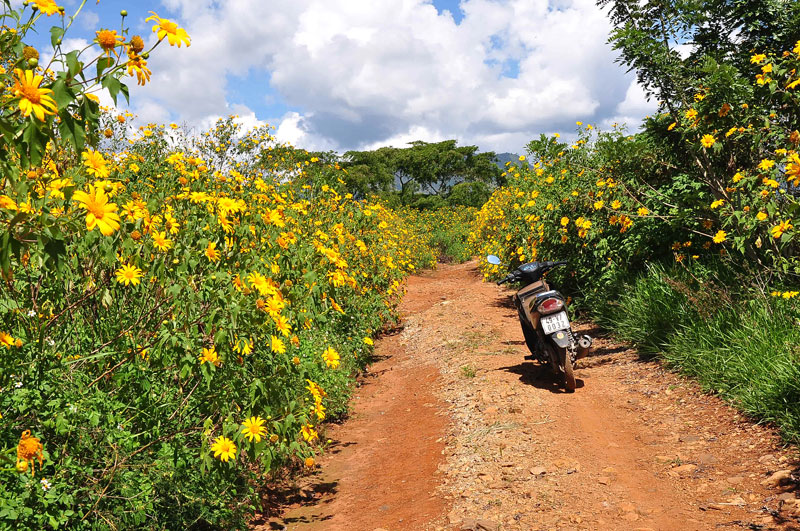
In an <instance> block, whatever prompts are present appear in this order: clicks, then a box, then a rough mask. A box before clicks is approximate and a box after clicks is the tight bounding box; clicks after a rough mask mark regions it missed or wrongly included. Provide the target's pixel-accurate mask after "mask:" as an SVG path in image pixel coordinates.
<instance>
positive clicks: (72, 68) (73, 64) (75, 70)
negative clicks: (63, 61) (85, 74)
mask: <svg viewBox="0 0 800 531" xmlns="http://www.w3.org/2000/svg"><path fill="white" fill-rule="evenodd" d="M81 70H83V63H82V62H80V61H78V50H72V51H71V52H69V53H68V54H67V72H68V73H69V77H71V78H73V77H75V76H77V75H78V74H79V73H80V71H81Z"/></svg>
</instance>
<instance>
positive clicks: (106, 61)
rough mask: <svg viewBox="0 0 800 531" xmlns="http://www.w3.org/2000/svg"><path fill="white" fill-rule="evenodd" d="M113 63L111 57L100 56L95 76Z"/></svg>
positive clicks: (99, 74) (98, 75) (101, 73)
mask: <svg viewBox="0 0 800 531" xmlns="http://www.w3.org/2000/svg"><path fill="white" fill-rule="evenodd" d="M113 65H114V59H112V58H111V57H101V58H100V59H98V60H97V77H98V78H99V77H100V76H102V75H103V72H104V71H105V70H106V69H108V68H111V67H112V66H113Z"/></svg>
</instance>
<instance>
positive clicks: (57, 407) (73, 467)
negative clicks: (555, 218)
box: [0, 1, 439, 529]
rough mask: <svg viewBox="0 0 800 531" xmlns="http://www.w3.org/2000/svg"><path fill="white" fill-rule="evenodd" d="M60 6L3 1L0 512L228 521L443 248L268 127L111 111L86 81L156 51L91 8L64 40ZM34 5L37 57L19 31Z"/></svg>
mask: <svg viewBox="0 0 800 531" xmlns="http://www.w3.org/2000/svg"><path fill="white" fill-rule="evenodd" d="M34 7H35V8H36V9H32V8H34ZM123 18H124V17H123ZM53 20H55V22H53ZM69 21H70V19H69V18H68V17H65V16H64V9H63V8H58V6H56V5H55V4H54V3H52V2H47V1H36V2H32V3H30V4H27V5H26V6H24V7H23V8H22V9H21V10H19V11H17V10H14V9H11V7H10V5H9V4H8V2H5V7H4V15H3V23H4V24H5V25H6V26H5V27H4V28H3V30H2V33H0V46H2V56H1V57H2V66H1V67H0V79H1V80H2V83H3V91H4V94H5V95H6V96H7V97H4V99H3V100H2V102H0V133H1V134H0V165H1V166H2V176H0V272H1V273H2V283H0V529H47V528H69V529H121V528H123V529H130V528H143V527H147V528H154V529H166V528H169V529H187V528H197V529H202V528H208V527H209V526H214V527H217V528H225V529H231V528H241V527H245V526H246V524H247V522H248V520H249V519H250V517H251V516H252V514H253V512H254V511H255V510H257V508H258V504H259V501H260V494H259V488H261V487H262V486H263V485H264V483H265V478H268V477H269V476H270V474H271V473H274V472H275V471H277V470H295V471H297V470H299V469H301V468H311V467H314V466H315V456H316V455H317V454H318V453H319V452H320V451H322V450H324V442H323V440H324V437H323V435H321V432H320V425H321V423H322V422H323V421H325V420H328V419H336V418H341V417H342V416H343V415H345V414H346V411H347V399H348V397H349V393H350V390H351V384H352V381H353V377H354V376H355V375H356V374H357V373H358V371H360V370H361V369H362V368H363V367H364V366H365V365H366V364H367V363H368V362H369V360H370V356H371V352H372V348H373V347H372V345H373V337H375V336H376V335H377V334H378V333H379V332H380V330H381V329H382V327H383V326H385V325H387V324H391V323H393V322H394V321H395V320H396V314H395V311H394V309H395V306H396V304H397V302H398V301H399V299H400V297H401V295H402V292H403V287H402V282H403V279H404V278H405V276H406V275H408V274H409V273H411V272H414V271H417V270H419V269H421V268H426V267H433V266H434V265H435V259H436V256H437V254H438V253H439V251H438V250H435V249H433V248H432V247H431V246H430V244H429V235H428V234H427V233H426V232H423V225H424V223H423V220H416V221H414V220H412V219H410V217H409V219H408V220H407V219H406V217H404V215H403V214H401V213H397V212H394V211H392V210H390V209H389V208H387V206H385V205H384V204H383V203H382V202H381V201H379V200H367V199H363V198H362V199H361V200H356V199H354V198H353V196H352V194H349V193H348V192H347V191H346V190H345V189H344V187H343V186H342V183H343V182H344V178H346V176H347V174H346V172H345V170H344V169H343V168H342V167H341V166H339V165H338V164H336V163H329V162H326V161H323V160H320V159H319V158H317V157H314V156H310V155H309V154H308V153H307V152H305V151H302V150H297V149H294V148H292V147H290V146H285V145H281V144H279V143H277V142H276V141H275V139H274V138H273V137H272V136H271V134H270V129H269V128H268V127H263V128H259V129H256V130H252V131H242V130H240V129H239V128H238V126H237V125H236V123H235V120H233V119H227V120H221V121H220V122H219V123H218V124H217V125H216V126H215V127H214V128H213V129H211V130H209V131H206V132H203V133H201V134H199V135H198V134H192V135H188V134H186V133H185V132H184V131H183V130H182V129H181V128H179V127H177V126H175V125H172V126H166V127H165V126H158V125H150V126H147V127H141V128H139V129H132V128H130V127H129V119H130V118H131V115H128V114H111V113H109V112H107V111H104V110H103V109H101V108H100V107H99V104H98V99H97V96H96V93H97V92H99V91H105V90H107V91H109V92H110V94H111V95H112V96H113V97H117V96H124V95H126V94H127V89H126V86H125V84H124V81H125V80H126V79H131V80H134V79H135V80H137V81H138V82H141V83H147V82H148V81H149V70H148V69H147V64H146V59H147V57H149V55H150V54H151V53H156V52H155V51H154V50H148V51H144V49H143V48H142V47H141V44H142V42H143V39H142V38H141V37H139V36H134V35H129V34H128V33H127V31H123V32H122V33H117V32H116V31H109V30H101V31H98V33H97V39H96V41H95V43H94V45H93V46H92V47H90V48H88V49H86V50H83V51H82V52H78V51H71V50H62V48H61V43H62V39H63V37H64V35H65V32H66V31H67V29H68V24H69ZM150 21H151V22H152V23H153V24H154V28H153V31H154V32H155V33H156V35H157V38H158V39H161V40H159V41H158V42H159V44H160V45H162V46H166V45H176V46H180V45H181V44H184V45H189V44H190V37H189V36H188V35H187V34H186V32H185V31H183V30H182V29H180V28H179V27H178V26H177V25H176V24H175V23H173V22H171V21H169V20H165V19H161V18H159V17H157V16H154V17H152V18H151V20H150ZM48 22H49V23H50V24H55V26H54V27H53V29H52V30H51V34H52V36H53V41H52V44H53V51H54V53H55V56H54V59H53V60H52V61H51V62H50V63H49V64H47V65H39V61H38V60H39V57H40V55H39V54H40V52H39V51H38V50H35V49H33V48H31V47H30V46H26V44H25V39H26V36H27V34H28V32H31V31H34V28H38V29H39V31H42V27H44V25H45V24H47V23H48ZM42 55H44V54H42Z"/></svg>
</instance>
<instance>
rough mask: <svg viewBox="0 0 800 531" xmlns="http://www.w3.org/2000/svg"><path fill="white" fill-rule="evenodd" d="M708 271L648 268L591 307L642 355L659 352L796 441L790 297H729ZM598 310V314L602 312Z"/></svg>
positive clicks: (797, 387) (798, 360) (798, 354)
mask: <svg viewBox="0 0 800 531" xmlns="http://www.w3.org/2000/svg"><path fill="white" fill-rule="evenodd" d="M722 285H729V284H727V283H725V284H723V283H721V282H719V281H715V280H714V279H713V275H706V276H705V277H699V278H698V276H697V275H694V274H690V273H688V272H687V271H686V270H680V269H667V268H664V267H660V266H652V267H650V268H649V270H648V272H647V273H646V274H644V275H642V276H641V277H639V278H638V279H636V280H635V281H634V282H632V283H631V284H630V285H628V286H626V288H625V289H623V290H621V291H620V296H619V299H618V301H617V302H616V303H613V304H610V305H608V306H607V307H606V308H605V309H600V310H601V311H599V312H598V308H595V312H596V313H599V314H600V315H599V316H598V319H597V320H598V322H599V323H600V324H601V325H602V326H604V327H606V328H607V329H609V330H611V331H612V332H613V333H614V334H615V335H616V336H617V337H619V338H620V339H623V340H626V341H628V342H630V343H632V344H633V345H635V346H636V347H637V348H638V349H639V350H640V352H641V353H642V355H643V356H645V357H650V356H659V357H661V358H663V359H664V360H665V361H666V363H667V364H668V365H669V366H670V367H672V368H674V369H675V370H678V371H680V372H682V373H684V374H687V375H689V376H691V377H693V378H695V379H696V380H697V381H699V382H700V384H701V385H702V386H703V388H704V389H705V390H707V391H710V392H715V393H718V394H719V395H720V396H722V397H723V398H724V399H726V400H728V401H729V402H731V403H733V404H734V405H736V406H737V407H738V408H739V409H740V410H741V411H742V412H744V413H745V414H747V415H749V416H751V417H752V418H754V419H756V420H758V421H765V422H772V423H774V424H775V425H776V426H778V427H779V428H780V429H781V432H782V434H783V435H784V437H785V438H786V439H787V440H789V441H792V442H795V443H798V442H800V324H798V316H799V315H800V312H798V307H797V305H796V304H793V301H785V300H781V299H776V298H770V297H767V298H764V297H761V298H757V299H754V298H753V297H752V296H750V297H743V296H742V295H741V294H739V295H736V294H733V295H732V294H731V292H730V291H729V290H728V289H727V288H721V287H720V286H722ZM603 310H605V311H603Z"/></svg>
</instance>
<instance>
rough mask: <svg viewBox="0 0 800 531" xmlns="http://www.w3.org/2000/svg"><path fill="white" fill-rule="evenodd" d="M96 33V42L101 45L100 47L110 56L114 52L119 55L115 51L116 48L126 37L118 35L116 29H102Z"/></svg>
mask: <svg viewBox="0 0 800 531" xmlns="http://www.w3.org/2000/svg"><path fill="white" fill-rule="evenodd" d="M95 34H96V35H97V36H96V37H95V42H97V44H99V45H100V48H102V49H103V51H104V52H106V54H108V56H109V57H110V56H111V53H112V52H114V54H115V55H119V54H117V53H116V52H115V51H114V48H116V47H117V45H118V44H121V43H123V42H125V37H123V36H122V35H117V31H116V30H107V29H101V30H100V31H98V32H96V33H95Z"/></svg>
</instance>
